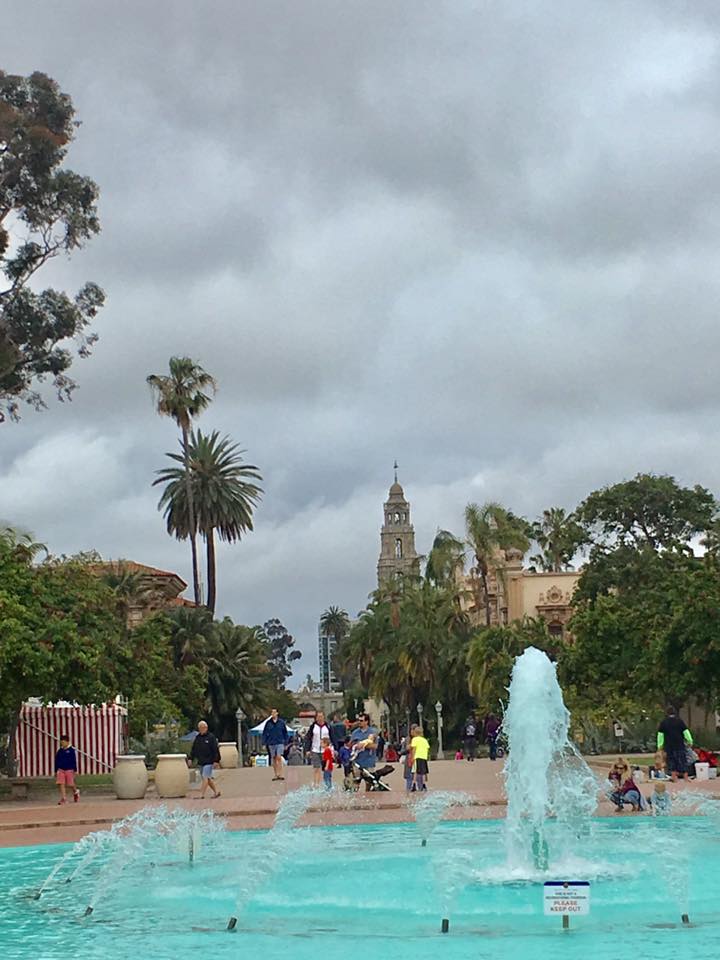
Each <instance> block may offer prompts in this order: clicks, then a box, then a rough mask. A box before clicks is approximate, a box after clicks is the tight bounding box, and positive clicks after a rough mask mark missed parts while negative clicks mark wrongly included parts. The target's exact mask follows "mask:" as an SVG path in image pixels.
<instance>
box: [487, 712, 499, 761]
mask: <svg viewBox="0 0 720 960" xmlns="http://www.w3.org/2000/svg"><path fill="white" fill-rule="evenodd" d="M483 733H484V735H485V742H486V743H487V745H488V749H489V750H490V759H491V760H497V741H498V736H499V734H500V721H499V720H498V718H497V717H496V716H495V714H494V713H489V714H488V715H487V716H486V717H485V723H484V724H483Z"/></svg>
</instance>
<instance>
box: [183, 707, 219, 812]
mask: <svg viewBox="0 0 720 960" xmlns="http://www.w3.org/2000/svg"><path fill="white" fill-rule="evenodd" d="M190 759H191V760H195V761H196V763H197V765H198V766H199V767H200V776H201V777H202V786H201V787H200V799H201V800H204V799H205V793H206V791H207V788H208V787H210V789H211V790H212V792H213V800H214V799H215V797H219V796H220V791H219V790H218V788H217V786H216V784H215V779H214V777H213V772H214V769H215V764H216V763H220V746H219V744H218V742H217V739H216V737H215V734H213V733H210V731H209V730H208V725H207V724H206V723H205V721H204V720H201V721H200V723H199V724H198V725H197V736H196V737H195V739H194V740H193V745H192V750H191V751H190Z"/></svg>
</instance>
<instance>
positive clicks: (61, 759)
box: [55, 733, 80, 805]
mask: <svg viewBox="0 0 720 960" xmlns="http://www.w3.org/2000/svg"><path fill="white" fill-rule="evenodd" d="M76 773H77V754H76V753H75V747H71V746H70V737H69V736H68V735H67V734H66V733H63V734H62V735H61V737H60V749H59V750H58V752H57V753H56V754H55V783H56V784H57V785H58V789H59V790H60V799H59V800H58V805H60V804H62V803H67V797H66V796H65V788H66V787H70V788H71V789H72V792H73V800H74V801H75V803H77V802H78V800H79V799H80V791H79V790H78V788H77V787H76V786H75V774H76Z"/></svg>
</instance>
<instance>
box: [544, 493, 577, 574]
mask: <svg viewBox="0 0 720 960" xmlns="http://www.w3.org/2000/svg"><path fill="white" fill-rule="evenodd" d="M532 536H533V539H534V540H535V542H536V543H537V545H538V547H540V553H538V554H535V556H533V557H530V562H531V563H534V564H536V565H537V566H539V567H540V569H541V570H545V571H547V572H548V573H557V572H559V571H561V570H569V569H570V568H571V566H572V561H573V558H574V557H575V554H576V553H577V551H578V549H579V548H580V547H581V546H582V544H583V543H585V542H586V540H587V533H586V531H585V528H584V527H583V526H582V525H581V524H580V523H578V521H577V519H576V518H575V515H574V514H573V513H569V514H568V513H566V512H565V510H564V509H563V508H562V507H551V508H550V509H549V510H543V515H542V517H541V518H540V519H539V520H536V521H535V523H534V524H533V526H532Z"/></svg>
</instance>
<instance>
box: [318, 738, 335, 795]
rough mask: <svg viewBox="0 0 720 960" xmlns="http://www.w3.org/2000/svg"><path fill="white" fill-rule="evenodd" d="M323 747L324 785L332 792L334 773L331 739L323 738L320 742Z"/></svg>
mask: <svg viewBox="0 0 720 960" xmlns="http://www.w3.org/2000/svg"><path fill="white" fill-rule="evenodd" d="M320 745H321V746H322V771H323V783H324V784H325V787H326V789H327V790H332V772H333V760H334V757H333V752H332V747H331V746H330V738H329V737H323V738H322V740H321V741H320Z"/></svg>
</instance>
